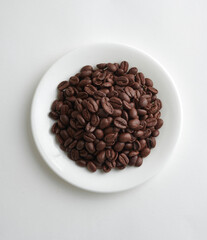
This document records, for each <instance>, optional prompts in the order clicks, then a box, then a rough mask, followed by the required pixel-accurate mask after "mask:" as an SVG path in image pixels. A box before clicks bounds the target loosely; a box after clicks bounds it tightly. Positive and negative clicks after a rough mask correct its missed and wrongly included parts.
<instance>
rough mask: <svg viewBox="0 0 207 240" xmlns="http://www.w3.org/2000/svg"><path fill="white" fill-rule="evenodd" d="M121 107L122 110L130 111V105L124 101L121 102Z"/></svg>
mask: <svg viewBox="0 0 207 240" xmlns="http://www.w3.org/2000/svg"><path fill="white" fill-rule="evenodd" d="M123 107H124V109H126V110H130V109H132V106H131V104H130V103H128V102H127V101H125V100H123Z"/></svg>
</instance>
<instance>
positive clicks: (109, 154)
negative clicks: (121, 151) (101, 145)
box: [106, 149, 115, 161]
mask: <svg viewBox="0 0 207 240" xmlns="http://www.w3.org/2000/svg"><path fill="white" fill-rule="evenodd" d="M114 157H115V152H114V150H113V149H107V150H106V158H107V159H108V160H109V161H112V160H113V159H114Z"/></svg>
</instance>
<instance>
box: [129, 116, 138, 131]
mask: <svg viewBox="0 0 207 240" xmlns="http://www.w3.org/2000/svg"><path fill="white" fill-rule="evenodd" d="M128 124H129V127H130V128H131V129H134V130H138V129H139V124H140V121H139V119H138V118H135V119H132V120H129V122H128Z"/></svg>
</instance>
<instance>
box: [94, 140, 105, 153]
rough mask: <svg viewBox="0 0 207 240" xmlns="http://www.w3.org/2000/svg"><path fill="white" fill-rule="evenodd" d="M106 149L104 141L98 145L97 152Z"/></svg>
mask: <svg viewBox="0 0 207 240" xmlns="http://www.w3.org/2000/svg"><path fill="white" fill-rule="evenodd" d="M105 147H106V143H105V142H104V141H100V142H98V143H97V144H96V150H97V151H102V150H104V149H105Z"/></svg>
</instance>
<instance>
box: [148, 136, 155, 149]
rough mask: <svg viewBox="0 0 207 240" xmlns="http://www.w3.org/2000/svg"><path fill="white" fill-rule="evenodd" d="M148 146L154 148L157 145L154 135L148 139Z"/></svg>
mask: <svg viewBox="0 0 207 240" xmlns="http://www.w3.org/2000/svg"><path fill="white" fill-rule="evenodd" d="M146 142H147V146H148V148H154V147H155V146H156V140H155V138H154V137H150V138H147V139H146Z"/></svg>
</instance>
